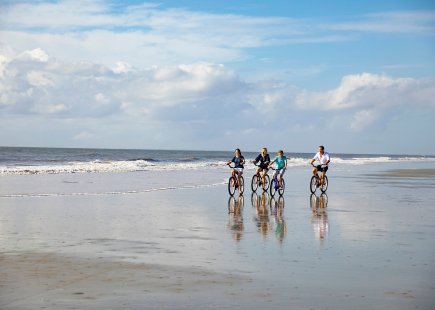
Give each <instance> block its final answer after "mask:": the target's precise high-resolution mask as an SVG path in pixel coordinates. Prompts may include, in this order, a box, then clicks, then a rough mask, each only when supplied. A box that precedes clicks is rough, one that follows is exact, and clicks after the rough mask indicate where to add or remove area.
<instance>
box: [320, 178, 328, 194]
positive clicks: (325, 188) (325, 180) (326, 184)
mask: <svg viewBox="0 0 435 310" xmlns="http://www.w3.org/2000/svg"><path fill="white" fill-rule="evenodd" d="M327 189H328V177H327V176H326V175H325V177H324V178H323V184H322V186H320V190H321V191H322V193H324V192H326V190H327Z"/></svg>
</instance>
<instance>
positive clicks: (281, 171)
mask: <svg viewBox="0 0 435 310" xmlns="http://www.w3.org/2000/svg"><path fill="white" fill-rule="evenodd" d="M284 172H285V169H284V168H282V169H277V170H275V174H279V175H280V176H283V175H284Z"/></svg>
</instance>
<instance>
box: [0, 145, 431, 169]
mask: <svg viewBox="0 0 435 310" xmlns="http://www.w3.org/2000/svg"><path fill="white" fill-rule="evenodd" d="M258 153H259V152H245V153H243V156H244V157H245V158H246V159H247V160H252V159H254V158H255V157H256V156H257V155H258ZM330 154H331V166H336V167H341V166H348V165H354V166H360V165H368V164H379V163H385V164H388V163H411V162H418V163H424V162H435V156H421V155H385V154H334V153H330ZM270 155H271V157H273V156H275V153H274V152H273V153H272V152H270ZM285 155H286V156H287V159H288V166H289V167H302V166H307V164H308V161H309V159H311V158H312V157H313V155H314V153H286V154H285ZM232 157H233V152H232V151H189V150H186V151H182V150H127V149H85V148H30V147H0V175H23V174H62V173H104V172H137V171H183V170H226V169H228V168H227V167H226V166H225V162H226V161H228V160H230V159H231V158H232ZM254 168H255V167H254V166H253V165H250V164H247V165H246V169H248V170H250V169H254Z"/></svg>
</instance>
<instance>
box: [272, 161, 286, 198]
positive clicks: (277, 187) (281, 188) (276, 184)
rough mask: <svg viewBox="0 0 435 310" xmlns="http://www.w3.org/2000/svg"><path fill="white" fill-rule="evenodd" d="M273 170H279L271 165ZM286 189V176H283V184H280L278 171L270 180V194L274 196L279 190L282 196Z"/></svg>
mask: <svg viewBox="0 0 435 310" xmlns="http://www.w3.org/2000/svg"><path fill="white" fill-rule="evenodd" d="M270 169H272V170H275V171H276V170H277V169H275V168H273V167H270ZM284 190H285V181H284V178H283V177H282V176H281V184H279V181H278V173H275V174H274V176H273V179H272V180H271V181H270V195H271V196H272V197H273V196H275V193H276V192H278V193H279V195H280V196H282V195H284Z"/></svg>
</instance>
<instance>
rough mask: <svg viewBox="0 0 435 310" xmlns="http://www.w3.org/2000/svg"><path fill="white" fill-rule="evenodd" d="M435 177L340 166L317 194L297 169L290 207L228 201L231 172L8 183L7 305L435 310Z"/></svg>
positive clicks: (1, 251)
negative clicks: (170, 179) (168, 181)
mask: <svg viewBox="0 0 435 310" xmlns="http://www.w3.org/2000/svg"><path fill="white" fill-rule="evenodd" d="M402 166H403V165H402ZM434 171H435V170H434V165H433V164H432V165H431V164H430V163H424V165H423V164H409V165H408V166H406V167H400V168H398V167H397V166H394V165H390V166H385V165H373V166H371V167H352V168H351V169H347V168H346V167H344V168H340V169H336V170H333V169H331V171H330V172H328V174H329V178H330V188H329V189H328V192H327V196H325V195H323V196H322V195H320V194H319V193H317V194H316V195H314V196H311V193H310V192H309V190H308V180H309V178H310V171H309V169H308V168H294V169H289V171H288V172H287V174H286V181H287V189H286V192H285V194H284V196H283V198H281V199H278V197H275V198H271V197H270V195H268V194H266V195H262V194H260V193H258V194H251V190H250V189H249V188H247V189H246V192H245V194H244V195H243V197H242V198H240V197H238V196H236V197H235V198H234V199H232V198H230V197H229V195H228V193H227V189H226V185H225V184H224V182H225V178H226V177H227V173H226V172H227V171H225V172H216V174H214V175H208V176H205V177H204V176H202V179H201V180H202V181H201V186H182V184H186V183H185V182H184V183H183V182H180V181H179V180H180V178H175V179H176V180H175V181H174V182H175V183H177V182H179V183H180V184H178V185H177V184H175V183H174V184H172V185H174V186H168V187H167V188H165V189H161V190H149V189H150V188H151V186H150V185H149V184H148V185H141V184H140V182H139V180H140V179H144V177H146V176H147V175H146V174H147V173H148V172H141V173H124V174H110V173H107V174H104V173H102V174H58V175H34V176H31V177H29V176H1V178H0V185H1V190H0V191H1V193H0V194H1V198H0V239H1V243H0V244H1V245H0V265H1V269H0V287H1V290H0V308H1V309H222V308H226V309H261V308H264V307H268V308H272V309H433V306H434V304H435V297H434V296H435V280H434V279H435V241H434V239H433V236H434V234H435V224H434V222H435V212H434V211H435V210H434V208H435V204H434V203H433V202H434V199H435V191H434V188H435V175H434ZM180 173H181V172H180ZM183 173H184V174H188V177H189V178H190V179H191V180H192V179H194V178H197V177H199V175H201V172H183ZM172 174H173V172H172ZM251 175H252V173H250V172H246V174H245V179H246V180H250V177H251ZM154 177H155V179H156V182H157V183H158V182H159V178H158V176H154ZM160 177H167V174H165V173H160ZM189 178H188V179H189ZM177 180H178V181H177ZM147 186H149V188H148V187H147ZM66 187H68V188H70V189H69V190H66V189H65V188H66ZM85 189H86V190H85ZM116 189H118V190H116ZM56 193H57V194H56ZM59 193H62V194H59Z"/></svg>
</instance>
